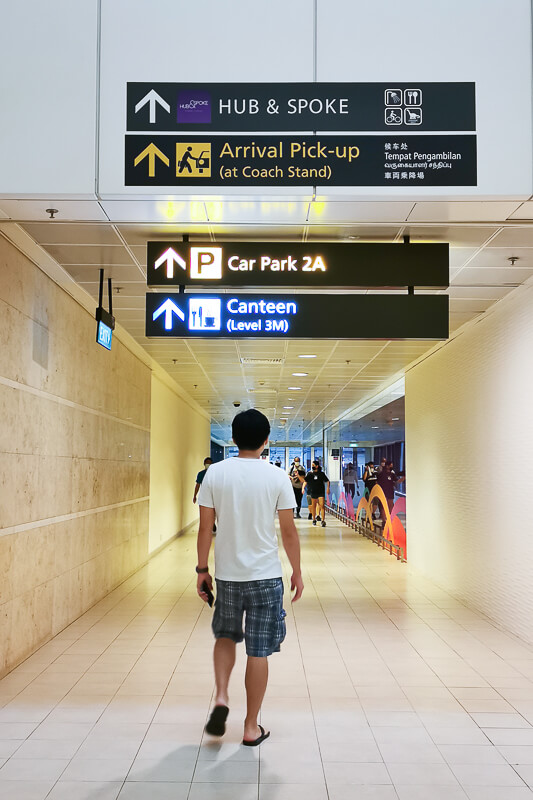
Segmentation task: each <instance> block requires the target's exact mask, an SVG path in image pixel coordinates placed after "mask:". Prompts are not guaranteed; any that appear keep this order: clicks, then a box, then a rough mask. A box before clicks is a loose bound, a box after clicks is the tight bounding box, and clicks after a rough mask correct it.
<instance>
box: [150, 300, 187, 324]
mask: <svg viewBox="0 0 533 800" xmlns="http://www.w3.org/2000/svg"><path fill="white" fill-rule="evenodd" d="M163 313H164V314H165V330H166V331H169V330H171V328H172V314H176V316H177V317H179V318H180V319H181V320H182V321H183V322H185V314H184V313H183V311H182V310H181V308H180V307H179V306H177V305H176V303H173V302H172V300H171V299H170V297H167V299H166V300H165V302H164V303H161V305H160V306H159V308H156V310H155V311H154V313H153V314H152V319H153V320H154V322H155V320H156V319H157V318H158V317H160V316H161V314H163Z"/></svg>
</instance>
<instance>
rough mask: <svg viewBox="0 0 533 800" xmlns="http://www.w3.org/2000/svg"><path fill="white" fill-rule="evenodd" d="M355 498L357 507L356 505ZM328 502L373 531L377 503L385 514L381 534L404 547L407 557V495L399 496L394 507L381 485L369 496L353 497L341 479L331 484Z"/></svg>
mask: <svg viewBox="0 0 533 800" xmlns="http://www.w3.org/2000/svg"><path fill="white" fill-rule="evenodd" d="M354 500H355V501H356V502H357V501H358V502H357V507H355V506H354ZM327 504H328V505H329V506H332V507H333V508H336V509H337V510H338V511H340V512H342V513H344V515H345V516H346V517H348V519H352V520H354V522H357V523H359V524H365V525H368V527H369V528H370V530H371V531H374V530H375V527H376V526H375V524H374V519H373V515H372V511H373V508H374V506H375V505H376V504H377V506H378V508H379V510H380V512H381V514H382V516H383V515H384V525H383V529H382V531H381V535H382V536H383V537H384V538H385V539H388V540H389V541H391V542H392V543H393V544H395V545H398V546H399V547H401V548H402V549H403V557H404V559H407V533H406V530H405V527H404V524H403V522H402V520H405V497H399V498H398V499H397V500H396V501H395V503H394V505H393V507H392V509H390V510H389V506H388V503H387V500H386V498H385V495H384V493H383V489H382V488H381V486H377V485H376V486H374V488H373V489H372V491H371V493H370V496H369V497H368V498H366V497H364V496H362V497H356V498H353V499H352V496H351V495H350V494H346V493H345V491H344V485H343V483H342V482H341V481H334V482H332V483H331V484H330V492H329V494H328V497H327Z"/></svg>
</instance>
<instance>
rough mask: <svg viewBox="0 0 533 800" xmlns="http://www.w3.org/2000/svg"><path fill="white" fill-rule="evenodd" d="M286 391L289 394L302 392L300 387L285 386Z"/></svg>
mask: <svg viewBox="0 0 533 800" xmlns="http://www.w3.org/2000/svg"><path fill="white" fill-rule="evenodd" d="M287 389H288V390H289V392H301V391H302V387H301V386H287Z"/></svg>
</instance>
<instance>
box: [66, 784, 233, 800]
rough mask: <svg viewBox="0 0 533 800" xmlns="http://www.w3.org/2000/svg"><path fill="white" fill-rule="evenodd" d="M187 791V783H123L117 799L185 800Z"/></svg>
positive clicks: (188, 786) (188, 787) (188, 785)
mask: <svg viewBox="0 0 533 800" xmlns="http://www.w3.org/2000/svg"><path fill="white" fill-rule="evenodd" d="M189 789H190V784H189V783H175V782H173V783H164V782H161V783H155V782H153V781H152V782H150V783H125V784H124V786H123V788H122V791H121V792H120V794H119V795H118V797H119V800H147V798H149V799H150V800H187V797H188V795H189ZM236 796H237V795H236ZM69 800H70V799H69ZM88 800H89V799H88ZM91 800H92V798H91ZM98 800H100V797H99V796H98Z"/></svg>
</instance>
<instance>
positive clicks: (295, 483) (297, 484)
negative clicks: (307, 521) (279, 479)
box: [289, 457, 305, 519]
mask: <svg viewBox="0 0 533 800" xmlns="http://www.w3.org/2000/svg"><path fill="white" fill-rule="evenodd" d="M289 478H290V479H291V483H292V489H293V491H294V499H295V500H296V517H297V518H298V519H300V511H301V509H302V494H303V485H304V481H305V469H304V468H303V467H302V466H300V459H299V458H298V457H297V458H295V459H294V464H293V466H292V469H291V471H290V474H289Z"/></svg>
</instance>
